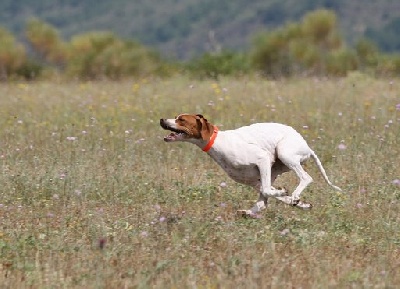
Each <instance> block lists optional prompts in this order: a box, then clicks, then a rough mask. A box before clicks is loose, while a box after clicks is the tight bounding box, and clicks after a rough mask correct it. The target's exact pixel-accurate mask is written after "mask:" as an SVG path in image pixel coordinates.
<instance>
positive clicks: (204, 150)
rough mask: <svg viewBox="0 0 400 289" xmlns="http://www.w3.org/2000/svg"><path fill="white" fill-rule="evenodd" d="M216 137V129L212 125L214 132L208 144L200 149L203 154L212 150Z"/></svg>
mask: <svg viewBox="0 0 400 289" xmlns="http://www.w3.org/2000/svg"><path fill="white" fill-rule="evenodd" d="M217 135H218V127H217V126H216V125H214V130H213V133H212V135H211V137H210V139H209V141H208V143H207V144H206V145H205V147H203V148H202V150H203V152H208V151H209V150H210V149H211V148H212V146H213V144H214V141H215V139H216V138H217Z"/></svg>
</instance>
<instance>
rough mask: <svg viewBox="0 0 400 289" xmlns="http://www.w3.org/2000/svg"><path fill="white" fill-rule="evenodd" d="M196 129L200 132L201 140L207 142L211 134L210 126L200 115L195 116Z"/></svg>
mask: <svg viewBox="0 0 400 289" xmlns="http://www.w3.org/2000/svg"><path fill="white" fill-rule="evenodd" d="M196 122H197V129H198V130H199V131H200V135H201V138H202V139H204V140H208V139H210V137H211V134H212V131H213V130H212V125H211V124H210V123H209V122H208V121H207V119H205V118H204V116H203V115H201V114H196Z"/></svg>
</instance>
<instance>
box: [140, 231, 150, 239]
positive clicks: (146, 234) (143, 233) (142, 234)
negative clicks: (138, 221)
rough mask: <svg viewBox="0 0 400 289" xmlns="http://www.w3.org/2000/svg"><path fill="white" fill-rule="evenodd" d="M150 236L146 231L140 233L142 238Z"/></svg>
mask: <svg viewBox="0 0 400 289" xmlns="http://www.w3.org/2000/svg"><path fill="white" fill-rule="evenodd" d="M148 235H149V233H147V232H146V231H143V232H141V233H140V237H143V238H146V237H147V236H148Z"/></svg>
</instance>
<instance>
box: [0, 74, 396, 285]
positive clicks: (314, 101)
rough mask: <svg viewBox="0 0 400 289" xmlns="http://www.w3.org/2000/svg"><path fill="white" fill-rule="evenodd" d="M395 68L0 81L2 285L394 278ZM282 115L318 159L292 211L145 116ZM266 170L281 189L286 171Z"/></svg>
mask: <svg viewBox="0 0 400 289" xmlns="http://www.w3.org/2000/svg"><path fill="white" fill-rule="evenodd" d="M399 91H400V82H399V80H397V79H396V80H394V81H389V80H376V79H371V78H366V77H364V76H362V75H358V74H354V75H350V76H349V77H347V78H345V79H338V80H324V79H298V80H283V81H267V80H262V79H243V80H233V79H222V80H220V81H219V82H212V81H202V82H198V81H191V80H188V79H184V78H175V79H171V80H140V81H134V80H132V81H124V82H93V83H91V82H88V83H74V82H71V83H49V82H41V83H12V84H5V83H3V84H1V86H0V98H1V105H0V184H1V186H0V224H1V227H0V284H2V287H3V288H232V287H239V288H290V287H292V288H395V287H396V286H397V285H398V284H400V273H399V272H400V270H399V267H400V261H399V260H400V250H399V248H400V247H399V246H400V225H399V224H400V214H399V209H400V185H399V184H398V183H399V182H400V181H398V179H400V166H399V164H400V145H399V139H400V111H399V110H396V105H397V104H398V103H400V96H399ZM181 112H196V113H202V114H204V116H205V117H206V118H208V119H209V121H211V122H213V123H215V124H217V125H219V127H220V128H221V129H231V128H236V127H239V126H242V125H245V124H249V123H254V122H266V121H275V122H282V123H286V124H289V125H292V126H294V127H295V128H296V129H297V130H298V131H299V132H301V133H302V134H303V135H304V137H305V138H306V139H307V141H308V142H309V144H310V146H311V147H313V149H314V150H315V151H316V152H317V154H318V155H319V157H320V158H321V160H322V162H323V164H324V167H325V169H326V170H327V172H328V175H329V177H330V178H331V180H332V181H333V182H334V183H335V184H337V185H338V186H340V187H342V188H343V189H344V190H345V192H346V193H344V194H340V193H337V192H335V191H332V190H331V188H330V187H329V186H327V185H326V184H325V183H324V181H323V179H322V178H321V176H320V174H319V173H318V170H317V169H316V167H315V165H314V164H313V163H312V162H310V163H309V164H308V165H307V170H308V171H309V172H310V174H311V175H312V176H313V178H314V180H315V182H314V183H313V184H312V185H311V186H310V187H309V189H307V191H306V192H304V193H303V195H302V197H303V198H304V199H305V200H307V201H309V202H311V203H312V204H313V205H314V208H313V210H311V211H310V212H303V211H300V210H298V209H296V208H292V207H289V206H286V205H284V204H282V203H279V202H276V201H274V200H271V202H270V206H269V207H268V209H267V210H266V211H264V212H263V214H262V218H261V219H257V220H252V219H238V218H236V215H235V212H236V210H237V209H243V208H248V207H250V206H251V205H252V204H253V202H254V200H255V199H256V198H257V194H256V192H254V191H252V190H251V189H250V188H248V187H245V186H241V185H238V184H236V183H234V182H233V181H231V180H229V179H228V177H227V176H226V175H225V174H224V173H223V171H222V170H221V169H220V168H219V167H218V166H217V165H216V164H215V163H214V162H212V160H211V159H209V158H208V157H207V156H206V155H205V154H204V153H203V152H201V150H199V149H198V148H196V147H194V146H191V145H189V144H166V143H164V142H163V140H162V137H163V135H164V134H165V133H166V132H165V131H163V130H162V129H161V128H160V127H159V124H158V120H159V119H160V118H162V117H173V116H175V115H176V114H179V113H181ZM279 182H280V183H281V184H282V185H283V184H284V185H285V186H286V187H288V188H290V189H293V188H294V187H295V185H296V182H297V180H296V178H295V177H294V176H293V175H292V174H289V175H287V176H283V177H282V178H281V179H280V180H279Z"/></svg>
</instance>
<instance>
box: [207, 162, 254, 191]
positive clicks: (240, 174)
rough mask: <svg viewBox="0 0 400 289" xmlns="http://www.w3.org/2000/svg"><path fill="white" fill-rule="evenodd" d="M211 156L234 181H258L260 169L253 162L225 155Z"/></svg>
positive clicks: (250, 183)
mask: <svg viewBox="0 0 400 289" xmlns="http://www.w3.org/2000/svg"><path fill="white" fill-rule="evenodd" d="M211 157H212V158H213V159H214V160H215V162H216V163H217V164H218V165H219V166H220V167H221V168H222V169H223V170H224V171H225V172H226V173H227V174H228V176H229V177H231V178H232V179H233V180H234V181H236V182H239V183H243V184H248V185H253V184H255V183H258V182H259V181H260V171H259V169H258V167H257V165H255V164H254V163H251V162H243V161H242V162H240V161H237V160H235V159H232V158H230V157H229V156H226V155H216V156H211Z"/></svg>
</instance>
